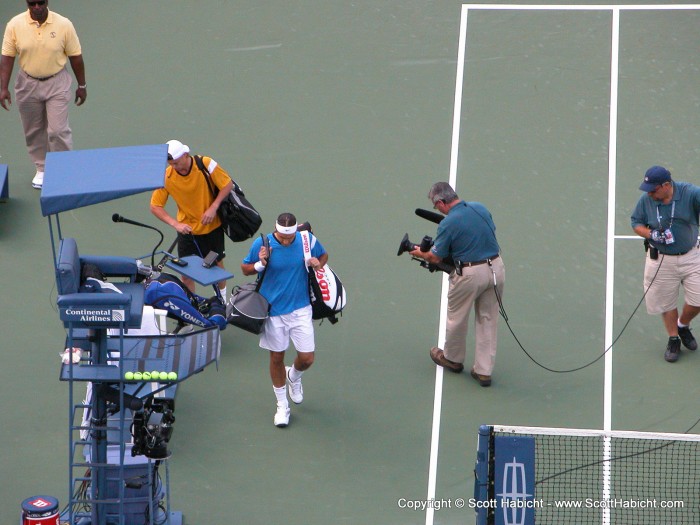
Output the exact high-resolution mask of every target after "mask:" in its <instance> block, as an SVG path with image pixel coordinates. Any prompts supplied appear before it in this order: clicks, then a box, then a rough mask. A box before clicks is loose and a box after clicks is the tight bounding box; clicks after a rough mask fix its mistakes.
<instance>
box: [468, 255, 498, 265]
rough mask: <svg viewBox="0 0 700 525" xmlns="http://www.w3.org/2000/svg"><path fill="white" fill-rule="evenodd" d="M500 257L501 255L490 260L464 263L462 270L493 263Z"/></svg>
mask: <svg viewBox="0 0 700 525" xmlns="http://www.w3.org/2000/svg"><path fill="white" fill-rule="evenodd" d="M498 257H499V255H498V254H496V255H494V256H493V257H489V258H488V259H484V260H483V261H474V262H463V263H462V268H467V267H469V266H479V265H480V264H486V263H488V262H491V261H493V260H495V259H498Z"/></svg>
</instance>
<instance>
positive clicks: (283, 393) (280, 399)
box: [272, 386, 289, 407]
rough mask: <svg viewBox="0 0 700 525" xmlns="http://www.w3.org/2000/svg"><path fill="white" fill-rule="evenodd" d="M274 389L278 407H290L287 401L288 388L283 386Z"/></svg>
mask: <svg viewBox="0 0 700 525" xmlns="http://www.w3.org/2000/svg"><path fill="white" fill-rule="evenodd" d="M272 389H273V390H274V391H275V397H276V398H277V406H283V407H288V406H289V402H288V401H287V387H286V386H281V387H279V388H277V387H276V386H273V387H272Z"/></svg>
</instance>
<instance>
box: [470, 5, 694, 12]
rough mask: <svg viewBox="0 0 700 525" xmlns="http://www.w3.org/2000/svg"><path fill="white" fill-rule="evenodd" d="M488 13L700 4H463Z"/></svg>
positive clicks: (650, 8) (691, 7)
mask: <svg viewBox="0 0 700 525" xmlns="http://www.w3.org/2000/svg"><path fill="white" fill-rule="evenodd" d="M465 8H466V9H480V10H488V11H679V10H689V11H691V10H694V9H700V4H675V5H668V4H649V5H644V4H630V5H617V4H606V5H602V4H601V5H544V4H543V5H518V4H462V9H465Z"/></svg>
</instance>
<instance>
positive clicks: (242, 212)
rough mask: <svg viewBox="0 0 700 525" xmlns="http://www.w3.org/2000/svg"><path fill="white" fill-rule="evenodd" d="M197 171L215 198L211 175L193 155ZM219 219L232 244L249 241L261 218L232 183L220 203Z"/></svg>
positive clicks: (215, 193) (199, 159)
mask: <svg viewBox="0 0 700 525" xmlns="http://www.w3.org/2000/svg"><path fill="white" fill-rule="evenodd" d="M193 157H194V160H195V162H196V163H197V166H198V167H199V169H200V170H201V171H202V173H204V178H205V179H207V185H208V186H209V190H210V191H211V193H212V195H213V196H214V198H216V197H217V195H218V191H214V189H215V188H214V185H213V183H212V181H211V174H210V173H209V170H208V169H207V167H206V166H205V165H204V161H202V157H200V156H199V155H193ZM217 214H218V215H219V218H220V219H221V224H222V225H223V228H224V233H226V235H227V236H228V238H229V239H231V240H232V241H233V242H241V241H245V240H247V239H250V238H251V237H252V236H253V235H255V233H256V232H257V231H258V230H259V229H260V225H261V224H262V217H260V214H259V213H258V211H257V210H256V209H255V208H254V207H253V205H252V204H251V203H250V202H249V201H248V199H246V197H245V193H243V190H242V189H241V187H240V186H239V185H238V184H236V181H233V189H232V190H231V193H229V194H228V195H227V196H226V198H225V199H224V200H223V201H222V202H221V205H220V206H219V210H218V212H217Z"/></svg>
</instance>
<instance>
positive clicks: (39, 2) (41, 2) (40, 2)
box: [27, 0, 46, 7]
mask: <svg viewBox="0 0 700 525" xmlns="http://www.w3.org/2000/svg"><path fill="white" fill-rule="evenodd" d="M27 5H28V6H29V7H34V6H37V5H46V0H36V1H35V2H27Z"/></svg>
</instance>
